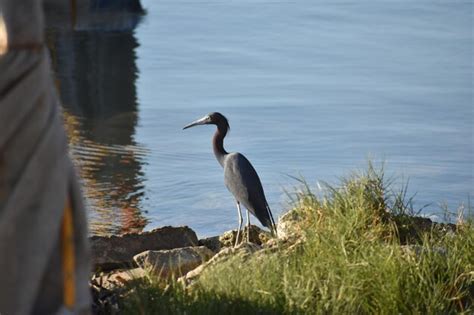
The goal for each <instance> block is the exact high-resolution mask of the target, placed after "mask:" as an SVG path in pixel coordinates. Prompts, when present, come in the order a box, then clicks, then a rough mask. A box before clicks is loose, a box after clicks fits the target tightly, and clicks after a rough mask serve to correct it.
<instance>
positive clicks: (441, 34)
mask: <svg viewBox="0 0 474 315" xmlns="http://www.w3.org/2000/svg"><path fill="white" fill-rule="evenodd" d="M142 4H143V6H144V7H145V8H146V10H147V14H146V15H145V16H144V17H143V18H142V19H141V21H140V22H139V23H136V22H137V21H132V22H131V23H128V24H127V25H126V26H125V27H123V29H120V30H119V31H117V29H115V30H112V31H111V30H110V29H109V30H104V29H101V28H96V29H94V30H92V29H90V28H88V27H87V26H84V27H83V29H82V30H80V31H75V32H72V33H71V31H55V32H53V33H52V35H51V42H52V46H53V47H54V49H52V51H53V65H54V66H55V70H56V73H57V77H58V82H59V83H58V85H59V86H60V90H61V94H62V98H63V103H64V110H65V119H66V125H67V128H68V131H69V134H70V138H71V147H72V153H73V156H74V158H75V160H76V162H77V164H78V167H79V169H80V173H81V175H82V176H83V183H84V190H85V194H86V196H87V197H88V204H89V206H90V207H89V209H90V215H89V216H90V221H91V232H92V233H94V234H111V233H123V232H128V231H137V230H142V229H151V228H154V227H158V226H162V225H189V226H191V227H192V228H193V229H195V230H196V231H197V233H198V234H199V235H200V236H204V235H213V234H217V233H220V232H223V231H224V230H227V229H230V228H234V227H235V226H236V224H237V215H236V209H235V206H234V202H233V198H232V196H231V195H230V193H229V192H228V191H227V190H226V188H225V186H224V184H223V174H222V170H221V168H220V166H219V164H218V163H217V162H216V161H215V159H214V156H213V154H212V149H211V136H212V134H213V132H214V128H213V127H211V126H204V127H200V128H195V129H190V130H186V131H183V130H181V129H182V127H183V126H184V125H185V124H186V123H188V122H190V121H192V120H194V119H196V118H199V117H201V116H203V115H204V114H206V113H208V112H212V111H219V112H222V113H223V114H224V115H226V116H227V117H228V118H229V121H230V125H231V128H232V130H231V133H230V134H229V135H228V138H227V139H226V142H225V144H226V147H227V149H228V151H239V152H241V153H243V154H245V155H246V156H247V157H248V158H249V159H250V161H252V163H253V164H254V166H255V168H256V169H257V171H258V172H259V174H260V178H261V180H262V182H263V185H264V188H265V191H266V194H267V198H268V199H269V203H270V206H271V208H272V209H273V212H274V213H275V214H276V215H279V214H281V213H282V212H283V211H285V205H286V197H285V193H284V189H288V188H290V187H292V186H294V185H296V182H295V181H294V180H293V179H291V178H290V177H289V176H288V175H294V176H304V178H306V179H307V181H308V182H309V183H310V184H311V185H312V186H314V187H316V186H317V185H316V183H317V181H327V182H335V181H336V180H337V177H338V176H341V175H343V174H345V173H347V172H348V171H350V170H353V169H355V168H361V167H364V166H365V161H366V159H367V157H374V158H375V159H376V160H378V161H380V160H385V161H386V163H387V170H388V173H389V174H394V175H398V176H401V177H403V178H405V179H407V178H409V179H410V186H409V187H410V192H411V193H417V196H416V206H418V207H422V206H423V205H424V204H427V203H431V205H430V206H429V207H427V208H425V209H424V212H425V214H426V215H433V214H437V213H439V211H440V208H439V204H440V203H447V204H448V205H449V206H450V208H451V209H455V208H456V207H457V206H458V205H459V204H460V203H462V202H467V200H468V198H469V196H472V195H473V193H474V188H473V187H474V182H473V181H474V180H473V178H474V174H473V158H474V156H473V147H474V144H473V130H472V126H473V123H474V115H473V79H472V78H473V77H472V75H473V60H472V56H473V48H472V47H473V46H472V43H473V25H472V21H473V14H472V3H471V2H470V1H423V0H420V1H401V2H399V1H365V0H362V1H336V2H333V1H294V2H291V3H290V2H289V1H245V0H244V1H227V2H225V3H223V2H222V1H200V2H195V1H151V0H150V1H143V2H142ZM132 20H133V19H132ZM135 24H136V27H135Z"/></svg>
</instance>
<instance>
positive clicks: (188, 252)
mask: <svg viewBox="0 0 474 315" xmlns="http://www.w3.org/2000/svg"><path fill="white" fill-rule="evenodd" d="M213 255H214V253H213V252H212V251H211V250H210V249H209V248H207V247H205V246H198V247H184V248H175V249H171V250H148V251H145V252H143V253H140V254H138V255H136V256H135V257H133V259H134V260H135V262H136V263H137V264H138V265H139V266H140V267H141V268H142V269H144V270H147V271H149V272H151V273H152V274H154V275H156V276H159V277H162V278H167V277H170V276H172V275H180V274H186V273H187V272H188V271H190V270H192V269H194V268H196V267H197V266H199V265H201V264H202V263H203V262H205V261H207V260H209V258H211V257H212V256H213Z"/></svg>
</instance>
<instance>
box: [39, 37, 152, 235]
mask: <svg viewBox="0 0 474 315" xmlns="http://www.w3.org/2000/svg"><path fill="white" fill-rule="evenodd" d="M48 39H49V46H50V48H51V52H52V62H53V67H54V70H55V72H56V78H57V82H58V87H59V90H60V93H61V98H62V103H63V108H64V118H65V124H66V128H67V131H68V134H69V138H70V144H71V151H72V154H73V156H74V160H75V161H76V163H77V165H78V169H79V172H80V175H81V177H82V180H83V182H84V183H83V187H84V192H85V195H86V197H87V200H88V203H89V206H90V207H89V208H90V209H91V213H90V221H91V227H90V229H91V233H93V234H110V233H114V234H117V233H125V232H132V231H141V230H142V229H143V227H144V226H145V225H146V223H147V220H146V219H145V217H144V216H143V214H142V213H141V211H140V202H141V198H142V196H143V180H144V175H143V172H142V170H141V169H142V164H143V156H144V155H145V154H146V149H145V148H143V147H140V146H139V145H137V144H136V142H135V140H134V136H135V129H136V126H137V111H138V109H137V100H136V99H137V97H136V89H135V79H136V77H137V68H136V65H135V48H136V47H137V45H138V44H137V40H136V39H135V36H134V34H133V33H132V32H131V31H123V30H122V31H120V32H105V31H97V30H92V31H71V30H61V29H51V30H49V32H48Z"/></svg>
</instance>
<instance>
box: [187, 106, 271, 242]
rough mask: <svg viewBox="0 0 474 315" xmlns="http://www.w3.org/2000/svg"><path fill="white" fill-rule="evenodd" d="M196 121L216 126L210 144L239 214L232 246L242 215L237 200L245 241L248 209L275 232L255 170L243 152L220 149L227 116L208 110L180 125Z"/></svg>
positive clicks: (226, 130) (222, 146)
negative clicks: (244, 230) (241, 206)
mask: <svg viewBox="0 0 474 315" xmlns="http://www.w3.org/2000/svg"><path fill="white" fill-rule="evenodd" d="M198 125H216V126H217V131H216V133H215V134H214V137H213V139H212V147H213V149H214V155H215V156H216V159H217V161H218V162H219V164H220V165H221V166H222V167H223V168H224V183H225V185H226V187H227V189H229V191H230V192H231V193H232V194H233V195H234V198H235V201H236V203H237V211H238V215H239V229H238V230H237V236H236V239H235V245H234V246H237V244H238V242H239V235H240V230H241V229H242V222H243V219H242V211H241V209H240V204H242V205H243V206H244V207H245V208H246V209H247V241H249V234H250V216H249V211H250V212H251V213H252V214H253V215H254V216H255V217H257V219H258V220H259V221H260V223H262V225H263V226H265V227H267V228H269V229H270V231H271V232H272V234H273V235H275V233H276V226H275V221H274V220H273V215H272V212H271V211H270V207H269V206H268V202H267V200H266V198H265V193H264V192H263V187H262V183H261V182H260V178H259V177H258V175H257V172H256V171H255V169H254V168H253V166H252V164H250V162H249V160H247V158H246V157H245V156H243V155H242V154H240V153H238V152H234V153H228V152H227V151H226V150H225V149H224V137H225V136H226V134H227V132H228V131H229V128H230V127H229V122H228V121H227V118H225V117H224V115H222V114H220V113H210V114H208V115H206V116H204V117H203V118H201V119H198V120H196V121H193V122H192V123H190V124H189V125H186V126H184V128H183V129H187V128H190V127H194V126H198Z"/></svg>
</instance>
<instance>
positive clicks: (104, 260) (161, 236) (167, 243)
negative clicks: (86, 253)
mask: <svg viewBox="0 0 474 315" xmlns="http://www.w3.org/2000/svg"><path fill="white" fill-rule="evenodd" d="M89 240H90V244H91V250H92V265H93V268H94V270H102V271H107V270H112V269H117V268H124V267H125V268H126V267H135V266H136V265H135V263H134V261H133V256H135V255H136V254H139V253H141V252H144V251H146V250H162V249H172V248H178V247H186V246H195V245H197V243H198V239H197V236H196V233H195V232H194V231H193V230H191V229H190V228H189V227H187V226H184V227H171V226H165V227H162V228H158V229H155V230H152V231H149V232H143V233H130V234H124V235H121V236H92V237H90V239H89Z"/></svg>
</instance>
